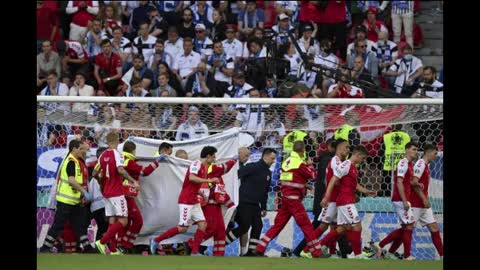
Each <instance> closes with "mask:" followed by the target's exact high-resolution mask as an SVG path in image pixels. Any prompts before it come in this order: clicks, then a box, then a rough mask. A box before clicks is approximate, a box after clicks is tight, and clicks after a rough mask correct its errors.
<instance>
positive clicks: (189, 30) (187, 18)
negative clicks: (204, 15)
mask: <svg viewBox="0 0 480 270" xmlns="http://www.w3.org/2000/svg"><path fill="white" fill-rule="evenodd" d="M177 29H178V34H179V35H180V36H181V37H182V38H186V37H189V38H194V37H195V24H194V23H193V12H192V10H191V9H189V8H186V9H184V10H183V15H182V22H181V23H180V24H179V25H178V27H177Z"/></svg>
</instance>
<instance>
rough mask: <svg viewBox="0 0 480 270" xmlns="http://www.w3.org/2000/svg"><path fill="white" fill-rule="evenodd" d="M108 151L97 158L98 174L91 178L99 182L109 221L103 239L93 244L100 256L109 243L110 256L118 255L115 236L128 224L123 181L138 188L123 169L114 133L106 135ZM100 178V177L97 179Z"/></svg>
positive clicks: (95, 172)
mask: <svg viewBox="0 0 480 270" xmlns="http://www.w3.org/2000/svg"><path fill="white" fill-rule="evenodd" d="M106 139H107V145H108V149H107V150H105V151H104V152H103V153H102V155H100V157H99V163H100V171H101V175H100V172H99V171H97V170H95V169H94V170H93V176H94V177H95V178H97V179H99V180H100V182H101V183H100V186H101V187H102V194H103V197H104V198H105V216H106V217H108V219H109V224H110V225H109V227H108V230H107V232H106V233H105V234H104V235H103V237H102V238H101V239H100V240H98V241H96V242H95V245H96V246H97V248H98V250H99V251H100V253H102V254H106V252H105V244H106V243H109V249H110V252H111V253H110V254H112V255H119V254H120V252H118V251H117V247H116V235H117V233H119V232H120V230H121V229H122V228H123V227H125V226H127V223H128V206H127V200H126V199H125V196H124V195H123V181H124V179H127V180H128V181H129V182H130V183H131V184H132V185H133V187H135V188H136V189H138V188H139V185H138V182H137V180H135V179H133V177H131V176H130V175H129V174H128V172H127V171H126V170H125V168H124V161H123V157H122V155H121V154H120V153H119V152H118V151H117V147H118V143H119V137H118V134H117V133H115V132H110V133H108V134H107V137H106ZM98 176H100V177H98Z"/></svg>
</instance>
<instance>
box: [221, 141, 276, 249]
mask: <svg viewBox="0 0 480 270" xmlns="http://www.w3.org/2000/svg"><path fill="white" fill-rule="evenodd" d="M276 158H277V153H276V151H275V150H273V149H271V148H265V149H264V150H263V153H262V158H261V159H260V160H259V161H257V162H255V163H249V164H247V165H245V166H243V167H241V168H240V170H238V178H239V179H240V181H241V184H240V190H239V197H240V203H239V205H238V207H237V214H236V218H235V219H236V221H237V223H238V227H237V228H235V229H233V230H231V231H229V232H227V239H226V243H227V245H228V244H230V243H232V242H233V241H235V239H237V238H238V237H240V236H241V235H242V234H244V233H246V232H248V230H249V229H250V226H251V227H252V231H251V232H250V241H249V244H248V252H247V254H245V256H250V255H254V253H252V252H253V251H254V250H255V249H256V247H257V244H258V242H259V238H260V233H261V232H262V227H263V222H262V217H265V215H266V214H267V198H268V191H269V188H270V182H271V179H272V172H271V171H270V166H271V165H272V164H273V163H274V162H275V160H276Z"/></svg>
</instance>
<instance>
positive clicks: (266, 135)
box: [255, 106, 286, 150]
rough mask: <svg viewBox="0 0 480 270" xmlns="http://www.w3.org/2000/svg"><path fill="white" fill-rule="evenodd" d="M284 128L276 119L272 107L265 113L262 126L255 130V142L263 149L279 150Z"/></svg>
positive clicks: (276, 115) (275, 111)
mask: <svg viewBox="0 0 480 270" xmlns="http://www.w3.org/2000/svg"><path fill="white" fill-rule="evenodd" d="M285 134H286V132H285V126H284V125H283V123H282V122H281V121H280V118H279V117H278V114H277V110H276V109H275V108H274V107H273V106H272V107H269V108H268V109H267V111H266V112H265V121H264V123H263V126H262V127H261V128H259V129H258V130H257V135H256V138H255V141H258V142H259V143H260V144H261V145H262V147H263V148H267V147H268V148H273V149H275V150H281V148H282V140H283V136H285Z"/></svg>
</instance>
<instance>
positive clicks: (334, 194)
mask: <svg viewBox="0 0 480 270" xmlns="http://www.w3.org/2000/svg"><path fill="white" fill-rule="evenodd" d="M340 164H342V161H341V160H340V158H339V157H338V156H334V157H333V158H332V159H331V160H330V162H329V163H328V166H327V169H326V173H325V187H328V184H329V183H330V180H331V179H332V177H333V172H334V171H335V170H336V169H337V167H338V166H340ZM337 196H338V185H335V186H334V187H333V191H332V194H331V195H330V200H329V201H328V202H336V201H337ZM323 197H325V194H323Z"/></svg>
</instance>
